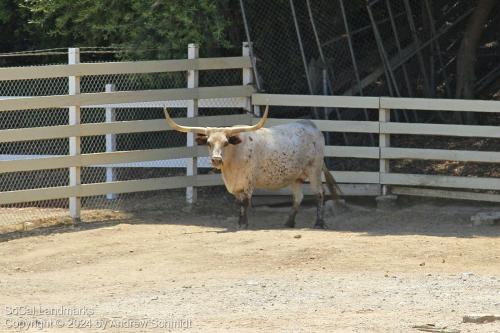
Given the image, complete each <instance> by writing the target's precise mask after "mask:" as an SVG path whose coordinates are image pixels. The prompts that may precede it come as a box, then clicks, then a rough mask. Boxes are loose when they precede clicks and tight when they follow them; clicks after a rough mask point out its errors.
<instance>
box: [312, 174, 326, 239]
mask: <svg viewBox="0 0 500 333" xmlns="http://www.w3.org/2000/svg"><path fill="white" fill-rule="evenodd" d="M309 181H310V182H311V188H312V190H313V191H314V192H316V199H317V207H316V222H315V223H314V228H317V229H326V224H325V220H324V219H323V211H324V209H323V205H324V201H325V191H324V189H323V184H322V182H321V168H318V169H317V170H314V172H313V173H312V175H311V176H310V178H309Z"/></svg>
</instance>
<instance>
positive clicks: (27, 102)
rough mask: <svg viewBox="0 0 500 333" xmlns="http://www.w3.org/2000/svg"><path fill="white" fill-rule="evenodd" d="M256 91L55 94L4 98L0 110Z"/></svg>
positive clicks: (214, 89) (226, 88) (244, 88)
mask: <svg viewBox="0 0 500 333" xmlns="http://www.w3.org/2000/svg"><path fill="white" fill-rule="evenodd" d="M253 91H254V88H253V87H252V86H222V87H200V88H178V89H155V90H134V91H115V92H108V93H106V92H105V93H87V94H79V95H55V96H37V97H17V98H6V99H0V111H12V110H30V109H43V108H66V107H68V106H70V105H76V106H82V105H87V106H90V105H100V106H102V105H106V104H117V103H139V102H153V101H165V100H190V99H210V98H229V97H247V96H250V95H251V94H252V93H253Z"/></svg>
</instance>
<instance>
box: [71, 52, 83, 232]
mask: <svg viewBox="0 0 500 333" xmlns="http://www.w3.org/2000/svg"><path fill="white" fill-rule="evenodd" d="M78 63H80V49H79V48H70V49H68V64H70V65H74V64H78ZM68 85H69V86H68V88H69V90H68V92H69V95H79V94H80V77H79V76H70V77H69V78H68ZM69 125H74V126H79V125H80V105H73V106H70V107H69ZM69 154H70V155H71V156H77V155H80V154H81V146H80V137H79V136H74V137H70V138H69ZM80 184H81V168H80V167H79V166H74V167H70V168H69V185H70V186H80ZM81 207H82V205H81V199H80V197H70V198H69V213H70V216H71V218H72V219H73V221H74V222H79V221H80V212H81Z"/></svg>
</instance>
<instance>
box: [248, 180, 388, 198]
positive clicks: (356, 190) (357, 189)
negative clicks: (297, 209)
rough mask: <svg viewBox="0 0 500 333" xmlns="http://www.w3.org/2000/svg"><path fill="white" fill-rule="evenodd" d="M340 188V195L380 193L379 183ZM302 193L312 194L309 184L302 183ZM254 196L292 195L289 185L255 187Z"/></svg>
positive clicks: (347, 185) (327, 196)
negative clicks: (283, 186)
mask: <svg viewBox="0 0 500 333" xmlns="http://www.w3.org/2000/svg"><path fill="white" fill-rule="evenodd" d="M339 187H340V190H341V191H342V196H378V195H380V193H381V191H380V185H378V184H339ZM303 193H304V195H314V194H315V193H313V191H312V190H311V186H310V185H309V184H304V186H303ZM254 195H255V196H278V195H279V196H284V195H289V196H291V195H292V191H291V190H290V188H289V187H286V188H283V189H280V190H276V191H270V190H260V189H257V190H256V191H255V192H254ZM329 198H330V193H329V192H328V193H327V194H326V200H329Z"/></svg>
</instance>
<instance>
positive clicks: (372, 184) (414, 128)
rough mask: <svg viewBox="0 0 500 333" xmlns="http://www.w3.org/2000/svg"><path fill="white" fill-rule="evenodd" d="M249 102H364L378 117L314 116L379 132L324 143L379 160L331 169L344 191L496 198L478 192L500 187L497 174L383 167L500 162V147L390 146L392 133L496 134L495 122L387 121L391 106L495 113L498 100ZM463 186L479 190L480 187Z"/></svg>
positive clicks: (259, 99) (339, 153)
mask: <svg viewBox="0 0 500 333" xmlns="http://www.w3.org/2000/svg"><path fill="white" fill-rule="evenodd" d="M252 102H253V103H254V104H257V105H264V104H269V105H279V106H291V107H293V106H295V107H297V106H308V107H331V108H333V107H338V108H365V109H371V110H373V111H374V112H378V115H379V116H378V121H336V120H314V122H315V123H316V124H317V126H318V127H319V128H320V129H321V130H322V131H325V132H354V133H374V134H378V135H379V146H378V147H359V146H356V147H354V146H327V147H326V154H325V155H326V156H327V157H354V158H367V159H377V160H379V161H380V168H379V171H378V172H350V171H337V172H335V171H334V172H332V174H333V175H334V176H335V177H336V179H337V181H339V182H340V183H347V184H349V185H344V186H341V187H342V189H343V191H344V192H345V193H347V194H348V195H349V194H351V195H352V194H354V195H371V194H375V195H378V194H386V193H388V191H389V190H390V192H391V193H394V194H401V195H416V196H433V197H444V198H457V199H468V200H484V201H494V202H500V195H499V194H492V193H485V192H484V191H500V179H499V178H491V177H458V176H439V175H423V174H402V173H394V172H391V170H390V168H389V161H390V160H397V159H411V160H450V161H466V162H483V163H500V152H489V151H469V150H446V149H432V148H429V149H416V148H393V147H391V146H390V136H391V135H392V134H410V135H436V136H451V137H478V138H500V127H498V126H476V125H450V124H431V123H399V122H392V121H391V119H390V110H391V109H398V110H417V111H418V110H429V111H454V112H464V111H468V112H494V113H500V101H478V100H444V99H423V98H391V97H347V96H309V95H269V94H254V95H252ZM288 121H290V120H287V119H272V120H269V121H268V122H267V124H266V126H272V125H277V124H282V123H286V122H288ZM254 122H255V121H254ZM355 184H357V185H355ZM452 189H453V190H452ZM464 190H483V192H471V191H464ZM281 193H282V194H288V193H289V191H288V190H284V191H281Z"/></svg>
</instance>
